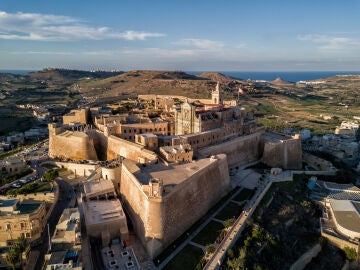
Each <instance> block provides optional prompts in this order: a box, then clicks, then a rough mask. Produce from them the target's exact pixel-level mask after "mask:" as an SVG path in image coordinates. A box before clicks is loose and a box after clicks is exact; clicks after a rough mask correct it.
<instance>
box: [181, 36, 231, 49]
mask: <svg viewBox="0 0 360 270" xmlns="http://www.w3.org/2000/svg"><path fill="white" fill-rule="evenodd" d="M174 44H175V45H182V46H191V47H195V48H198V49H202V50H217V49H221V48H223V47H224V43H223V42H220V41H213V40H209V39H198V38H184V39H181V40H179V41H176V42H174Z"/></svg>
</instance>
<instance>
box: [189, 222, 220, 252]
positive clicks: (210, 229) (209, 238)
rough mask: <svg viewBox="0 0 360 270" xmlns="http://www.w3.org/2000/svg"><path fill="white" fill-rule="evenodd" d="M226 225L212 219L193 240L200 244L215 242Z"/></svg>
mask: <svg viewBox="0 0 360 270" xmlns="http://www.w3.org/2000/svg"><path fill="white" fill-rule="evenodd" d="M222 229H224V225H223V224H221V223H220V222H217V221H210V222H209V224H208V225H206V227H205V228H204V229H202V230H201V231H200V232H199V233H198V234H197V235H196V236H195V237H194V238H193V239H192V241H193V242H195V243H198V244H200V245H203V246H206V245H209V244H212V243H214V242H215V240H216V238H217V237H218V236H219V235H220V233H221V230H222Z"/></svg>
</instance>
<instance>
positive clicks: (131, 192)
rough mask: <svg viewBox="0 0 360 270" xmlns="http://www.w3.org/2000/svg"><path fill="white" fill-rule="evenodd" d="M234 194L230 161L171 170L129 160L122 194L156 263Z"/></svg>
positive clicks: (222, 159)
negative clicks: (212, 210) (227, 195)
mask: <svg viewBox="0 0 360 270" xmlns="http://www.w3.org/2000/svg"><path fill="white" fill-rule="evenodd" d="M229 190H230V179H229V172H228V164H227V159H226V155H224V154H220V155H216V156H212V157H210V158H204V159H201V160H198V161H194V162H190V163H185V164H181V165H170V166H165V165H164V164H160V163H159V164H155V165H149V166H146V167H143V166H140V167H139V166H137V165H136V164H135V163H134V162H132V161H130V160H124V162H123V165H122V172H121V184H120V193H121V195H122V198H123V203H124V204H125V207H126V209H127V210H128V213H129V215H130V219H131V220H132V223H133V224H134V229H135V231H136V234H137V235H138V237H139V238H140V239H141V241H142V243H143V245H144V246H145V248H146V249H147V252H148V254H149V255H150V256H151V257H154V256H156V255H158V254H159V253H160V252H161V251H162V250H164V249H165V248H166V247H167V246H168V245H169V244H170V243H172V242H173V241H174V240H175V239H176V238H177V237H179V236H180V235H181V234H182V233H183V232H184V231H186V230H187V229H188V228H190V226H191V225H192V224H194V223H195V222H196V221H197V220H198V219H199V218H201V217H202V216H203V215H204V214H205V213H206V212H207V211H208V210H209V209H210V208H211V207H212V206H213V205H214V204H215V203H216V202H217V201H218V200H219V199H220V198H221V197H222V196H224V195H225V194H226V193H227V192H228V191H229Z"/></svg>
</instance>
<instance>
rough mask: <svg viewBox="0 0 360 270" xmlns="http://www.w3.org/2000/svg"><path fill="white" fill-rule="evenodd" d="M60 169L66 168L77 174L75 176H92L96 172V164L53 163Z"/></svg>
mask: <svg viewBox="0 0 360 270" xmlns="http://www.w3.org/2000/svg"><path fill="white" fill-rule="evenodd" d="M52 163H53V164H55V165H56V166H58V167H60V168H66V169H67V170H69V171H71V172H72V173H74V174H75V176H90V175H91V174H92V173H93V172H95V170H96V165H94V164H78V163H72V162H52Z"/></svg>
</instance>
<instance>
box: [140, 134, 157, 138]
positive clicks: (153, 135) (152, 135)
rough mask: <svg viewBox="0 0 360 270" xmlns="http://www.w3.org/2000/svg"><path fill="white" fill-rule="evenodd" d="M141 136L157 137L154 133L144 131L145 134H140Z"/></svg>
mask: <svg viewBox="0 0 360 270" xmlns="http://www.w3.org/2000/svg"><path fill="white" fill-rule="evenodd" d="M139 136H141V137H144V138H156V137H157V136H156V135H155V134H153V133H143V134H140V135H139Z"/></svg>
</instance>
